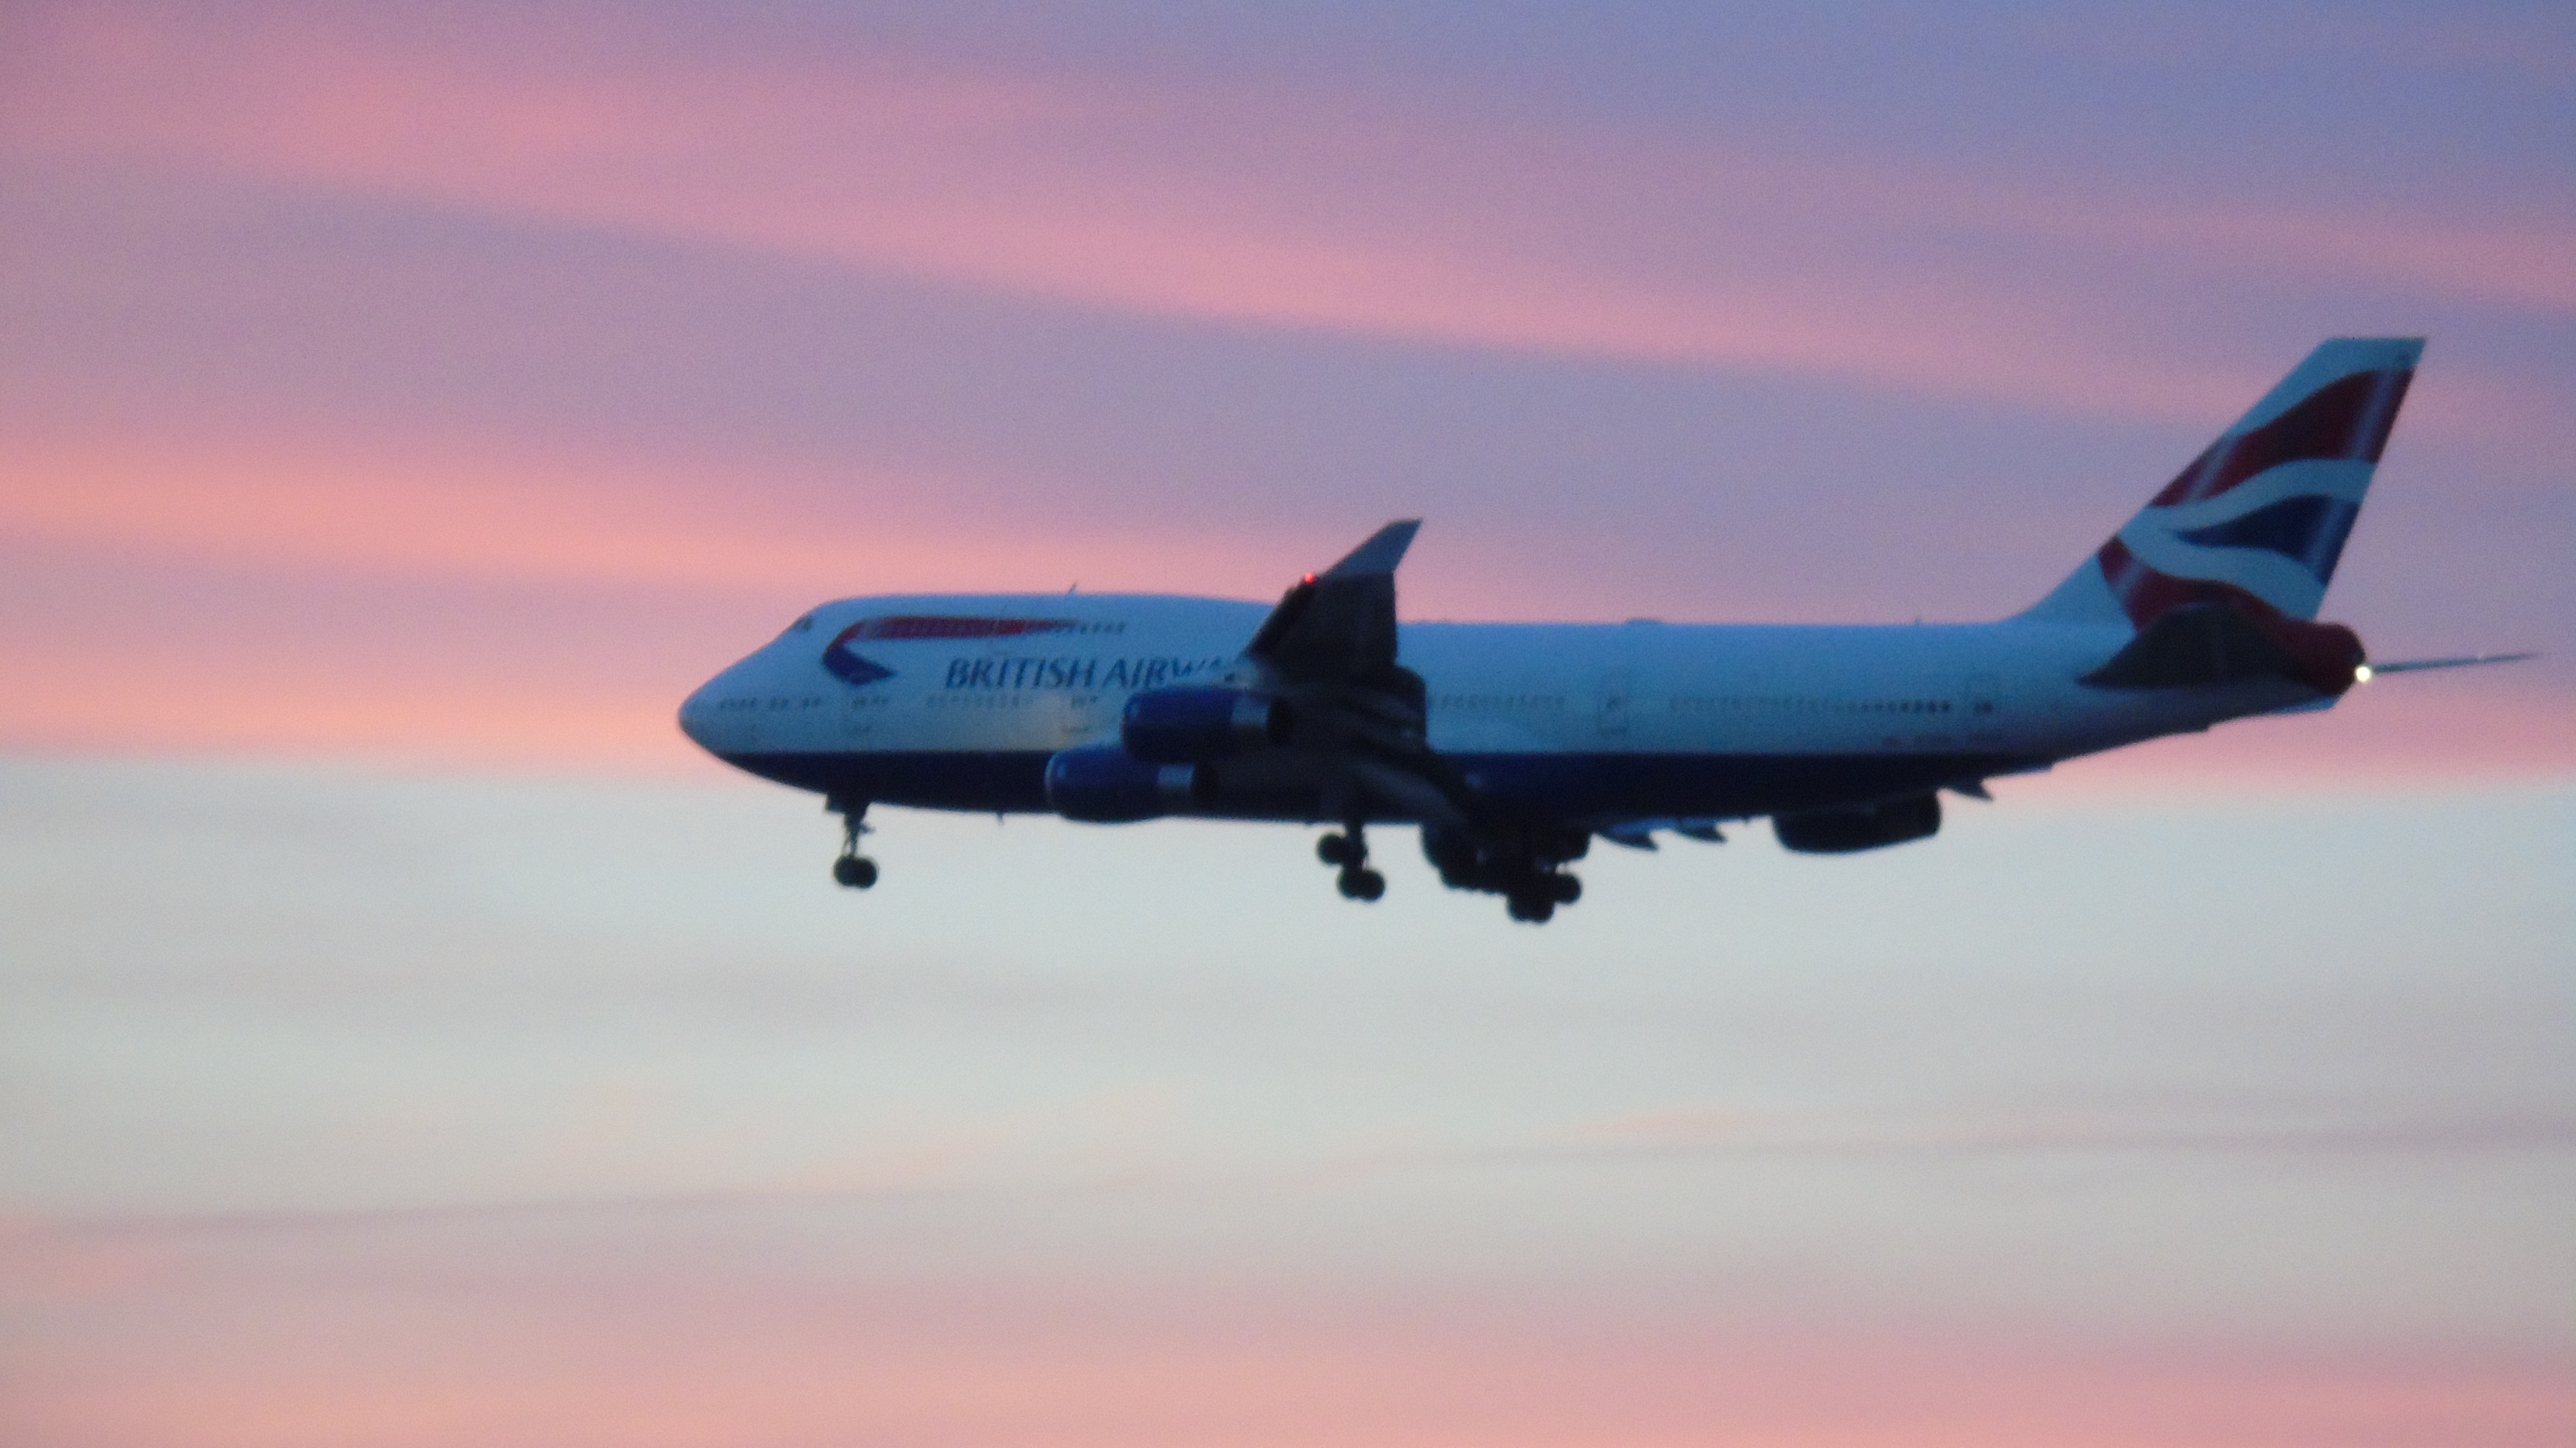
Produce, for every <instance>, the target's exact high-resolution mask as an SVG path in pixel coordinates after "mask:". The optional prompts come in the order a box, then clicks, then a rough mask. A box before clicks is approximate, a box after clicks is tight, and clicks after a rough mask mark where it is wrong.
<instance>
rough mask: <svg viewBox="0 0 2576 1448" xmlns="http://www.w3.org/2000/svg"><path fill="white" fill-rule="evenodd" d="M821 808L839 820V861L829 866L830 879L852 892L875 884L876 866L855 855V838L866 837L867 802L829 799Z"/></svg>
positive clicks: (867, 830) (862, 856)
mask: <svg viewBox="0 0 2576 1448" xmlns="http://www.w3.org/2000/svg"><path fill="white" fill-rule="evenodd" d="M823 808H824V809H825V810H827V811H829V812H831V813H833V814H836V815H839V816H840V817H841V858H839V859H837V860H834V861H833V862H832V878H833V879H835V880H837V881H839V882H840V883H841V884H843V885H845V886H847V887H848V888H850V889H853V890H864V889H866V888H868V887H869V886H870V885H873V884H875V883H876V882H877V862H876V861H874V860H871V859H869V858H868V857H867V856H865V855H862V854H860V853H859V836H861V835H864V834H867V833H869V832H870V831H869V829H868V823H867V819H868V802H867V801H866V800H863V799H861V800H852V799H847V798H845V797H843V796H841V795H837V794H835V795H829V796H826V797H825V798H824V800H823Z"/></svg>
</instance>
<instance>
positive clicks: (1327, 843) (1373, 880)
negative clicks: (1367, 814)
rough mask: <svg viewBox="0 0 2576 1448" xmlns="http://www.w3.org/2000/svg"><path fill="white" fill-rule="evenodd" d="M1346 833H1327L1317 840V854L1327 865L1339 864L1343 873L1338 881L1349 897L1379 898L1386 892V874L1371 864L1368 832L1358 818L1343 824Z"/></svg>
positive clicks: (1343, 894)
mask: <svg viewBox="0 0 2576 1448" xmlns="http://www.w3.org/2000/svg"><path fill="white" fill-rule="evenodd" d="M1343 830H1344V833H1342V834H1338V835H1326V836H1324V837H1323V838H1322V839H1320V840H1317V841H1316V842H1315V858H1316V859H1319V860H1321V861H1323V862H1324V863H1325V864H1327V865H1337V866H1339V867H1340V868H1341V872H1342V873H1341V875H1340V876H1339V877H1338V878H1337V879H1335V881H1334V883H1335V884H1336V885H1338V886H1339V887H1340V888H1341V892H1342V898H1343V899H1345V900H1375V899H1376V898H1378V897H1379V896H1380V895H1383V894H1385V893H1386V877H1385V876H1384V875H1381V874H1379V873H1378V872H1377V871H1375V870H1372V869H1370V868H1369V867H1368V835H1367V833H1366V832H1365V831H1364V830H1363V829H1362V828H1361V826H1360V822H1359V821H1358V820H1353V821H1351V822H1350V823H1349V824H1348V825H1345V826H1343Z"/></svg>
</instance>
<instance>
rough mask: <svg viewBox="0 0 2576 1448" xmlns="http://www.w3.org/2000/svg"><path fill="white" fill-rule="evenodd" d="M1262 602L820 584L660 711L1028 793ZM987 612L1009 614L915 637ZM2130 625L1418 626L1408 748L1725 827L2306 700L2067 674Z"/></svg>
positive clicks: (848, 764) (857, 777)
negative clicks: (907, 591)
mask: <svg viewBox="0 0 2576 1448" xmlns="http://www.w3.org/2000/svg"><path fill="white" fill-rule="evenodd" d="M1267 612H1268V608H1267V606H1266V605H1263V604H1258V603H1250V602H1242V601H1236V600H1228V599H1212V598H1190V597H1176V596H1167V595H1149V594H1093V595H1043V594H1040V595H1027V594H1019V595H995V594H968V595H960V594H946V595H902V596H883V597H871V598H853V599H845V600H842V601H840V602H836V603H831V604H827V605H824V606H823V607H821V608H818V609H816V610H815V611H814V613H812V614H811V615H809V616H808V617H807V618H805V619H801V620H799V621H798V622H797V624H796V625H794V626H793V627H791V628H790V629H789V630H788V631H787V632H786V633H784V634H782V635H780V636H779V638H778V639H777V640H775V641H774V642H772V643H771V644H769V645H768V646H766V647H764V648H762V649H760V650H759V651H757V652H755V653H753V654H752V655H751V656H749V657H748V658H745V659H743V660H742V661H741V662H739V663H737V664H735V665H734V666H733V667H731V668H729V669H727V670H725V671H724V672H723V673H721V674H719V675H718V676H716V678H714V679H713V680H711V681H709V682H708V683H707V685H706V686H705V687H704V688H702V689H700V690H699V691H698V692H697V693H696V694H694V695H693V696H691V697H690V699H689V700H688V702H687V704H686V705H685V706H684V707H683V708H682V710H681V723H682V727H683V728H684V729H686V730H687V732H688V733H689V735H690V736H691V737H692V738H694V739H696V740H697V741H698V742H699V743H700V744H702V745H704V746H705V747H706V748H707V749H709V750H710V751H711V752H713V753H715V754H717V755H718V756H720V757H723V758H725V759H727V760H729V761H732V762H734V763H736V764H739V765H741V766H742V767H744V768H746V769H750V770H752V771H753V772H755V773H759V774H763V775H766V776H768V777H771V778H775V779H780V780H783V781H786V782H789V783H794V784H798V785H801V786H804V787H807V788H814V789H820V790H825V791H830V792H839V793H843V794H848V795H852V796H854V797H858V798H867V799H875V800H883V801H885V802H888V803H898V804H916V805H922V806H927V807H932V808H957V809H975V810H995V809H1029V810H1041V809H1044V808H1046V804H1045V801H1044V798H1043V796H1042V793H1041V792H1040V791H1039V790H1038V789H1037V787H1036V779H1037V777H1038V776H1037V771H1038V770H1039V769H1041V768H1042V765H1043V761H1044V759H1045V758H1046V757H1047V756H1048V755H1050V754H1053V753H1054V752H1055V751H1057V750H1061V749H1066V748H1069V747H1075V746H1080V745H1086V744H1098V743H1103V742H1110V741H1114V740H1115V739H1116V738H1117V737H1118V730H1119V723H1120V716H1121V710H1122V708H1123V707H1124V705H1125V703H1126V701H1127V699H1128V698H1129V697H1130V696H1132V695H1134V694H1136V693H1138V692H1141V691H1144V690H1147V689H1154V688H1163V687H1169V686H1173V685H1179V684H1192V683H1200V684H1218V683H1222V682H1226V681H1227V679H1228V676H1229V671H1230V670H1232V669H1233V668H1234V667H1235V666H1236V663H1237V660H1238V659H1239V657H1240V655H1241V654H1242V651H1243V649H1244V645H1245V643H1246V641H1247V640H1248V639H1249V638H1250V637H1251V635H1252V633H1253V631H1254V630H1255V629H1256V628H1257V627H1258V626H1259V625H1260V623H1261V621H1262V619H1263V617H1264V615H1265V614H1266V613H1267ZM993 619H1006V620H1013V621H1015V623H1014V625H1013V626H1014V627H1018V626H1021V625H1025V626H1026V631H1024V632H1017V633H1010V634H1006V635H1000V636H990V637H956V636H943V635H940V634H938V633H937V632H936V630H935V629H934V630H933V631H932V632H931V633H929V634H927V635H923V634H922V633H921V632H920V628H921V627H922V626H924V625H938V624H941V623H942V622H943V621H944V622H946V623H950V624H955V623H960V622H970V621H977V620H993ZM883 620H893V621H895V622H896V624H898V625H903V626H909V627H912V628H914V630H915V632H914V633H912V634H909V635H908V634H905V633H903V632H902V631H901V629H900V628H898V629H896V631H895V632H894V633H893V635H892V636H885V637H866V638H860V639H856V640H854V641H852V642H851V643H850V644H849V645H848V647H849V648H850V649H852V650H853V651H854V652H855V653H857V654H858V655H860V656H862V657H863V659H864V664H863V665H862V666H861V667H862V668H863V669H864V670H865V672H866V674H867V676H866V677H864V679H863V681H860V682H852V681H851V679H850V678H848V677H844V676H836V674H835V673H834V672H833V671H832V670H830V669H827V668H826V667H825V664H824V661H823V654H824V651H825V649H826V648H827V646H831V645H833V644H834V642H835V640H836V639H838V638H839V637H840V636H842V635H843V634H844V633H845V631H851V630H853V629H854V628H856V629H865V628H873V627H878V626H879V625H878V624H876V623H871V622H869V621H883ZM2131 636H2132V634H2131V631H2130V630H2129V629H2127V628H2125V627H2117V626H2096V625H2091V624H2062V623H2041V622H2031V621H2023V620H2014V621H2007V622H2000V623H1980V624H1914V625H1896V626H1846V625H1768V624H1756V625H1745V624H1667V623H1655V622H1643V621H1640V622H1631V623H1625V624H1494V623H1427V622H1426V623H1408V624H1405V625H1403V626H1402V627H1401V630H1400V635H1399V637H1400V659H1401V662H1402V663H1403V664H1404V665H1405V666H1406V667H1407V668H1410V669H1411V670H1413V671H1414V672H1415V673H1417V674H1419V675H1420V676H1421V677H1422V679H1423V681H1424V683H1425V684H1426V685H1427V689H1428V699H1427V705H1428V709H1427V715H1428V737H1429V742H1430V745H1431V747H1432V748H1433V749H1434V750H1436V751H1438V752H1439V753H1440V754H1442V755H1444V756H1449V757H1453V758H1455V759H1458V760H1459V761H1461V762H1462V764H1464V765H1465V766H1466V767H1468V768H1470V769H1472V770H1476V771H1478V772H1479V773H1480V775H1481V776H1483V777H1485V779H1487V780H1490V781H1491V787H1493V788H1496V789H1497V790H1499V791H1501V792H1503V793H1506V794H1509V793H1512V792H1513V791H1514V790H1515V789H1519V790H1524V791H1541V792H1545V793H1547V794H1549V795H1550V796H1551V797H1550V798H1548V799H1547V800H1545V801H1543V802H1542V803H1544V805H1545V807H1547V808H1549V809H1551V810H1553V811H1556V812H1558V813H1560V814H1562V815H1564V816H1565V817H1568V818H1576V819H1595V820H1598V819H1615V818H1619V817H1623V816H1635V815H1663V814H1673V815H1711V816H1721V817H1742V816H1749V815H1755V814H1766V813H1774V812H1778V811H1783V810H1791V809H1809V808H1820V807H1830V806H1832V805H1834V804H1838V803H1844V802H1858V801H1865V800H1868V799H1871V798H1880V797H1886V796H1888V795H1890V794H1894V793H1902V792H1905V791H1908V790H1919V789H1924V788H1935V787H1939V786H1942V785H1945V784H1960V785H1966V784H1972V783H1973V782H1974V781H1975V780H1978V779H1981V778H1985V777H1989V776H1992V775H1996V774H2005V773H2014V772H2020V771H2024V770H2030V769H2036V768H2044V767H2045V766H2046V765H2048V764H2049V763H2051V762H2053V761H2055V760H2059V759H2064V758H2068V757H2070V756H2074V755H2079V754H2086V753H2091V752H2094V751H2097V750H2102V749H2108V748H2113V747H2116V746H2118V745H2122V744H2128V743H2133V742H2135V741H2138V740H2142V739H2148V738H2153V737H2155V736H2158V735H2162V734H2170V733H2176V732H2180V731H2186V730H2195V729H2202V728H2206V727H2208V726H2209V725H2210V724H2212V723H2215V722H2218V721H2220V720H2224V719H2229V718H2235V717H2239V716H2243V715H2247V714H2256V713H2264V712H2270V711H2273V710H2277V709H2281V708H2285V707H2291V706H2295V705H2298V704H2301V703H2306V702H2310V701H2312V700H2314V699H2316V697H2317V696H2316V695H2315V694H2313V693H2312V692H2311V691H2309V690H2307V689H2305V688H2303V687H2301V686H2299V685H2297V684H2294V683H2289V682H2287V681H2284V680H2278V679H2262V680H2253V681H2246V682H2238V683H2232V684H2227V685H2223V686H2218V687H2211V688H2199V689H2151V690H2128V689H2104V688H2098V687H2091V686H2087V685H2085V684H2082V683H2079V682H2078V679H2079V678H2080V677H2081V676H2082V675H2084V674H2086V673H2088V672H2089V671H2091V670H2093V669H2095V668H2097V667H2098V666H2100V665H2101V664H2102V663H2103V661H2104V660H2106V659H2108V658H2109V657H2110V656H2111V655H2112V654H2113V653H2115V652H2117V651H2118V650H2119V649H2120V648H2121V646H2122V645H2124V644H2125V643H2127V642H2128V641H2129V639H2130V638H2131ZM845 672H846V671H845ZM1577 765H1580V766H1581V767H1580V768H1575V766H1577ZM1215 812H1216V813H1224V811H1215Z"/></svg>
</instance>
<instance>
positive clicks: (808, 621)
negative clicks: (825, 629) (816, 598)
mask: <svg viewBox="0 0 2576 1448" xmlns="http://www.w3.org/2000/svg"><path fill="white" fill-rule="evenodd" d="M813 631H814V615H812V614H810V613H809V614H807V615H805V616H804V617H803V618H800V619H798V620H796V621H795V622H794V623H791V624H789V625H788V626H787V632H789V633H812V632H813Z"/></svg>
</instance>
